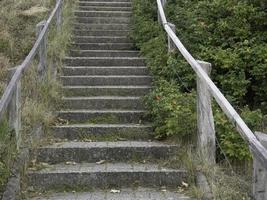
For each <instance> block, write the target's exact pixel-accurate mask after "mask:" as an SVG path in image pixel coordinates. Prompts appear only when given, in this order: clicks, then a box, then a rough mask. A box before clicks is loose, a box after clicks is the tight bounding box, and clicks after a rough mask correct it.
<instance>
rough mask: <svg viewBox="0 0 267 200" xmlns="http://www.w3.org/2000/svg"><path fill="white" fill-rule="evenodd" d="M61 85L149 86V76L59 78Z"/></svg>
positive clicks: (150, 79)
mask: <svg viewBox="0 0 267 200" xmlns="http://www.w3.org/2000/svg"><path fill="white" fill-rule="evenodd" d="M61 80H62V83H63V85H72V86H73V85H91V86H97V85H150V84H151V81H152V78H151V77H150V76H99V75H98V76H61Z"/></svg>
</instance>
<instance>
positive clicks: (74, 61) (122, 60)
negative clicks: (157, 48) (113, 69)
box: [64, 57, 145, 66]
mask: <svg viewBox="0 0 267 200" xmlns="http://www.w3.org/2000/svg"><path fill="white" fill-rule="evenodd" d="M64 63H65V65H67V66H145V60H144V59H143V58H140V57H66V58H65V59H64Z"/></svg>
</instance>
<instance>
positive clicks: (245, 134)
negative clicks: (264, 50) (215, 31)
mask: <svg viewBox="0 0 267 200" xmlns="http://www.w3.org/2000/svg"><path fill="white" fill-rule="evenodd" d="M157 5H158V15H159V18H160V21H161V23H162V25H163V26H164V29H165V31H166V32H167V34H168V36H169V37H170V38H171V40H172V41H173V43H174V44H175V46H176V47H177V48H178V50H179V51H180V53H181V54H182V55H183V57H184V58H185V59H186V60H187V62H188V63H189V64H190V65H191V67H192V68H193V70H194V71H195V73H196V74H197V76H198V77H199V78H200V79H201V80H202V81H203V82H204V83H205V84H206V85H207V87H208V90H209V92H210V93H211V95H212V96H213V97H214V98H215V100H216V102H217V103H218V104H219V106H220V107H221V109H222V110H223V112H224V113H225V114H226V116H227V117H228V118H229V120H230V121H231V122H232V123H233V124H234V126H235V128H236V129H237V131H238V132H239V133H240V134H241V136H242V138H243V139H244V140H245V141H247V142H248V144H249V147H250V149H251V151H252V152H253V155H254V156H256V158H257V160H259V161H260V162H261V164H262V166H263V167H264V168H265V169H266V170H267V150H266V148H265V147H264V146H263V145H262V144H261V142H260V141H259V140H258V138H257V137H256V136H255V135H254V134H253V132H252V131H251V130H250V129H249V128H248V126H247V125H246V123H245V122H244V121H243V120H242V118H241V117H240V116H239V114H238V113H237V112H236V110H235V109H234V108H233V106H232V105H231V104H230V103H229V101H228V100H227V99H226V98H225V97H224V95H223V94H222V93H221V91H220V90H219V89H218V87H217V86H216V85H215V84H214V82H213V81H212V80H211V79H210V77H209V76H208V75H207V73H206V72H205V71H204V70H203V69H202V67H201V65H200V64H199V62H198V61H196V60H195V59H194V58H193V56H192V55H191V54H190V53H189V52H188V51H187V49H186V48H185V47H184V45H183V44H182V43H181V41H180V40H179V38H178V37H177V36H176V34H175V33H174V31H173V30H172V28H171V27H170V24H169V23H168V22H167V20H166V16H165V13H164V9H163V5H162V2H161V0H157Z"/></svg>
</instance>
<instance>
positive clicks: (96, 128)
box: [50, 124, 153, 141]
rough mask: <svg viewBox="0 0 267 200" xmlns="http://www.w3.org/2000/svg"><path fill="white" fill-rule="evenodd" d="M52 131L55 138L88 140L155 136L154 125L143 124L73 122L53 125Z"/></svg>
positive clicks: (141, 138)
mask: <svg viewBox="0 0 267 200" xmlns="http://www.w3.org/2000/svg"><path fill="white" fill-rule="evenodd" d="M50 132H51V136H53V137H54V138H60V139H67V140H87V141H88V140H94V141H101V140H107V138H112V140H120V139H122V138H124V139H128V140H135V141H139V140H149V139H151V138H152V137H153V134H152V133H153V128H152V126H151V125H142V124H72V125H62V126H54V127H51V131H50Z"/></svg>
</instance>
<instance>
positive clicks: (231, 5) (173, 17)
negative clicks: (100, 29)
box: [132, 0, 267, 160]
mask: <svg viewBox="0 0 267 200" xmlns="http://www.w3.org/2000/svg"><path fill="white" fill-rule="evenodd" d="M262 3H264V2H263V1H260V0H259V1H258V2H256V1H253V2H250V1H244V0H242V1H237V0H234V1H233V0H201V1H197V0H187V1H182V0H169V1H168V3H167V7H166V9H165V10H166V11H165V12H166V14H167V18H168V21H171V22H172V23H174V24H175V25H176V31H177V35H178V37H180V39H181V41H182V42H183V43H184V45H185V46H186V48H187V49H188V50H189V51H190V52H191V53H192V55H193V56H194V57H195V58H197V59H200V60H205V61H208V62H211V63H212V65H213V68H212V79H213V80H214V82H215V83H216V84H217V85H218V87H219V88H220V89H221V90H222V92H223V93H224V94H225V95H226V97H227V98H228V99H229V100H230V101H231V103H232V104H233V105H234V106H235V108H236V109H237V111H238V112H240V113H241V115H242V117H243V119H245V121H246V122H247V123H248V125H249V127H250V128H252V129H253V130H259V129H262V126H263V124H262V121H263V118H264V114H262V113H265V114H266V112H267V106H266V100H267V95H266V94H267V91H266V90H267V84H266V81H267V59H266V58H267V43H266V39H267V37H266V36H267V35H266V31H265V29H266V27H267V22H266V20H265V19H266V18H267V13H266V7H264V6H263V5H262ZM133 12H134V18H133V26H134V27H133V33H132V38H133V40H134V41H135V43H136V46H137V48H140V49H141V52H142V54H143V55H144V56H145V57H146V59H147V64H148V67H149V68H150V71H151V73H152V74H153V77H154V86H155V87H154V90H153V91H152V92H151V93H150V94H149V95H147V97H146V101H145V102H146V105H147V106H148V108H149V111H150V115H151V117H152V119H154V121H155V132H156V137H157V138H161V137H163V138H165V137H167V136H170V135H178V136H181V138H182V137H185V136H186V137H188V135H191V136H195V133H196V111H195V107H196V106H195V92H194V90H195V88H196V85H195V84H196V81H195V76H196V75H195V73H194V72H193V70H192V69H191V67H190V66H189V65H188V64H187V63H186V62H185V61H184V59H183V58H182V57H181V55H180V54H179V53H177V52H176V53H173V54H169V55H168V53H167V41H166V35H165V33H164V31H163V30H162V28H161V27H160V25H159V23H158V18H157V8H156V0H145V1H143V0H134V9H133ZM214 116H215V125H216V134H217V138H218V141H219V143H220V147H221V148H222V149H223V151H224V152H225V153H226V155H227V156H228V157H229V158H232V159H239V160H244V159H248V158H250V153H249V151H248V148H247V144H245V143H244V141H243V140H242V138H241V137H240V135H239V134H238V133H237V132H236V131H235V130H234V129H233V126H232V125H231V124H230V123H229V122H228V120H227V119H226V117H225V116H224V114H223V113H222V111H221V110H220V109H219V108H218V107H217V106H214Z"/></svg>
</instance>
